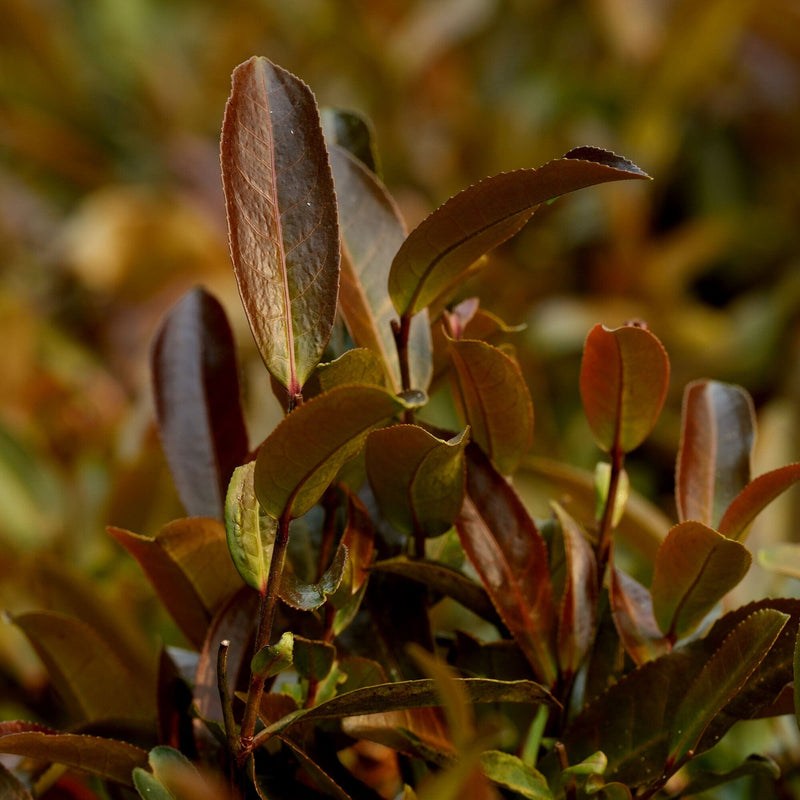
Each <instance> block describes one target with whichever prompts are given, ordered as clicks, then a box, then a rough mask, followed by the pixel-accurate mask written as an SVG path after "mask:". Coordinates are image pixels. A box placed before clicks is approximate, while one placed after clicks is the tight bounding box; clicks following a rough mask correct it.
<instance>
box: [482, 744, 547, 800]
mask: <svg viewBox="0 0 800 800" xmlns="http://www.w3.org/2000/svg"><path fill="white" fill-rule="evenodd" d="M481 769H482V770H483V774H484V775H485V776H486V777H487V778H489V779H490V780H492V781H494V782H495V783H497V784H499V785H500V786H502V787H503V788H504V789H508V790H510V791H512V792H516V793H517V794H518V795H520V796H521V797H524V798H526V799H527V800H553V793H552V792H551V791H550V787H549V786H548V785H547V781H546V780H545V777H544V775H542V773H541V772H539V771H538V770H537V769H534V768H533V767H530V766H528V765H527V764H525V763H524V762H523V761H522V760H521V759H519V758H517V757H516V756H513V755H511V754H510V753H503V752H502V751H501V750H487V751H486V752H484V753H483V754H482V755H481Z"/></svg>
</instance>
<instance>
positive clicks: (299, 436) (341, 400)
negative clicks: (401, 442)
mask: <svg viewBox="0 0 800 800" xmlns="http://www.w3.org/2000/svg"><path fill="white" fill-rule="evenodd" d="M411 405H413V404H411V403H408V402H406V401H403V400H401V399H400V398H398V397H395V396H394V395H392V394H391V393H390V392H387V391H386V390H385V389H382V388H380V387H377V386H340V387H338V388H336V389H333V390H332V391H330V392H328V393H327V394H324V395H320V396H319V397H315V398H313V399H312V400H309V401H308V402H307V403H304V404H303V405H302V406H300V407H299V408H297V409H295V410H294V411H293V412H292V413H291V414H290V415H289V416H288V417H286V418H285V419H283V420H282V421H281V422H280V423H279V424H278V427H277V428H275V430H274V431H273V432H272V433H271V434H270V435H269V436H268V437H267V438H266V440H265V441H264V443H263V444H262V446H261V449H260V450H259V453H258V458H257V459H256V471H255V487H256V495H257V496H258V499H259V502H260V503H261V505H262V507H263V508H264V510H265V511H266V512H267V513H268V514H269V515H270V516H272V517H274V518H275V519H277V518H279V517H280V516H281V515H282V514H289V515H290V516H291V517H299V516H302V515H303V514H305V513H306V511H308V510H309V509H310V508H311V507H312V506H313V505H314V504H315V503H316V502H317V501H318V500H319V499H320V497H322V494H323V492H324V491H325V489H327V488H328V486H329V485H330V483H331V481H332V480H333V479H334V478H335V477H336V473H337V472H338V471H339V468H340V467H341V466H342V465H343V464H344V463H345V462H346V461H348V460H349V459H351V458H352V457H353V456H355V455H356V454H357V453H358V452H359V451H360V450H361V448H362V446H363V444H364V441H365V440H366V438H367V435H368V434H369V432H370V431H371V430H372V429H373V428H375V427H377V426H378V425H380V424H381V423H382V422H384V421H385V420H387V419H389V418H390V417H392V416H394V415H395V414H397V413H398V412H400V411H402V410H404V409H406V408H409V407H411Z"/></svg>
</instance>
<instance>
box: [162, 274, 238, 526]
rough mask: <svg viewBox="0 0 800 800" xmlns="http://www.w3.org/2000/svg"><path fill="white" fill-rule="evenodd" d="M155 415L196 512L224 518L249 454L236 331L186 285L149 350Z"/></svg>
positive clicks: (187, 502) (210, 301)
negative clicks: (232, 484)
mask: <svg viewBox="0 0 800 800" xmlns="http://www.w3.org/2000/svg"><path fill="white" fill-rule="evenodd" d="M151 363H152V372H153V385H154V389H155V401H156V419H157V421H158V429H159V433H160V435H161V441H162V443H163V446H164V452H165V453H166V456H167V461H168V462H169V467H170V471H171V473H172V477H173V480H174V481H175V485H176V486H177V489H178V493H179V494H180V497H181V501H182V502H183V505H184V507H185V508H186V510H187V512H188V513H189V514H190V515H191V516H200V517H203V516H205V517H216V518H218V519H221V518H222V511H223V504H224V502H225V492H226V490H227V488H228V481H229V480H230V477H231V473H232V472H233V470H234V468H235V467H238V466H239V464H241V463H242V462H243V461H244V459H245V458H246V456H247V431H246V429H245V425H244V418H243V416H242V407H241V403H240V400H239V378H238V372H237V368H236V352H235V346H234V342H233V334H232V333H231V329H230V325H229V324H228V320H227V318H226V316H225V311H224V310H223V308H222V306H221V305H220V304H219V302H218V301H217V300H216V299H215V298H214V297H213V296H212V295H210V294H209V293H208V292H206V291H205V290H204V289H201V288H196V289H192V290H191V291H189V292H188V293H187V294H185V295H184V296H183V298H182V299H181V300H180V301H179V302H178V303H177V304H176V305H175V306H174V307H173V308H172V309H171V310H170V311H169V312H168V313H167V315H166V317H165V318H164V321H163V322H162V324H161V327H160V328H159V329H158V333H157V334H156V337H155V340H154V342H153V350H152V353H151Z"/></svg>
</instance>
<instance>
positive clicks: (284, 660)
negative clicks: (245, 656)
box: [250, 631, 294, 678]
mask: <svg viewBox="0 0 800 800" xmlns="http://www.w3.org/2000/svg"><path fill="white" fill-rule="evenodd" d="M293 660H294V635H293V634H292V632H291V631H285V632H284V633H283V634H282V635H281V638H280V639H279V640H278V641H277V642H275V644H268V645H265V646H264V647H262V648H261V649H260V650H259V651H258V652H257V653H256V654H255V655H254V656H253V660H252V662H251V664H250V668H251V669H252V671H253V674H254V675H260V676H261V677H263V678H271V677H272V676H273V675H277V674H278V673H279V672H283V670H285V669H288V668H289V667H290V666H291V665H292V662H293Z"/></svg>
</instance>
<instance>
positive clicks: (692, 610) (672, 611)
mask: <svg viewBox="0 0 800 800" xmlns="http://www.w3.org/2000/svg"><path fill="white" fill-rule="evenodd" d="M751 561H752V556H751V555H750V552H749V551H748V550H747V549H746V548H745V547H744V546H743V545H741V544H739V542H735V541H733V540H731V539H726V538H725V537H724V536H723V535H722V534H720V533H717V532H716V531H715V530H712V529H711V528H708V527H706V526H705V525H703V524H701V523H700V522H682V523H680V524H679V525H676V526H675V527H674V528H673V529H672V530H671V531H670V532H669V534H667V538H666V539H664V541H663V542H662V544H661V547H660V548H659V551H658V555H657V556H656V563H655V570H654V573H653V584H652V586H651V593H652V596H653V613H654V614H655V618H656V621H657V622H658V626H659V628H660V629H661V630H662V632H663V633H664V634H666V635H667V636H670V637H672V638H673V639H675V638H680V637H682V636H685V635H686V634H688V633H691V632H692V631H693V630H694V629H695V628H696V627H697V626H698V625H699V624H700V623H701V622H702V620H703V618H704V617H705V616H706V614H708V612H709V611H711V609H712V608H714V606H715V605H716V604H717V603H718V602H719V601H720V600H721V599H722V598H723V597H724V596H725V595H726V594H727V593H728V592H729V591H730V590H731V589H733V588H734V587H735V586H736V585H737V584H738V583H739V581H740V580H741V579H742V578H743V577H744V576H745V573H746V572H747V570H748V569H749V568H750V563H751Z"/></svg>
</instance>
